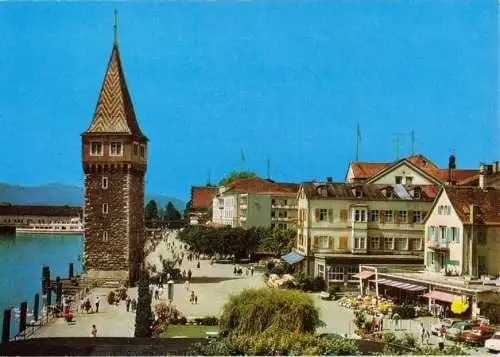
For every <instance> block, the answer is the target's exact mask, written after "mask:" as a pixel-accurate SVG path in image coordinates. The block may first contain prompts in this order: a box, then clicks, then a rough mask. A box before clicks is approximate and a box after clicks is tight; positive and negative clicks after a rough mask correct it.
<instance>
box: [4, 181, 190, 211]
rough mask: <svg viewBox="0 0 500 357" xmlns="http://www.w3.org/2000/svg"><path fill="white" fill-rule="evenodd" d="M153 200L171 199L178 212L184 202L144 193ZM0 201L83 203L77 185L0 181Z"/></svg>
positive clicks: (81, 193)
mask: <svg viewBox="0 0 500 357" xmlns="http://www.w3.org/2000/svg"><path fill="white" fill-rule="evenodd" d="M150 200H155V201H156V203H157V204H158V207H165V206H166V205H167V203H168V201H171V202H172V203H173V205H174V206H175V208H177V209H178V210H179V211H180V212H183V211H184V208H186V202H184V201H183V200H180V199H178V198H175V197H170V196H163V195H157V194H146V197H145V204H146V203H148V202H149V201H150ZM0 203H11V204H15V205H68V206H82V205H83V188H81V187H78V186H71V185H64V184H60V183H51V184H47V185H41V186H19V185H10V184H6V183H0Z"/></svg>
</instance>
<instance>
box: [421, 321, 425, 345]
mask: <svg viewBox="0 0 500 357" xmlns="http://www.w3.org/2000/svg"><path fill="white" fill-rule="evenodd" d="M420 338H421V340H422V345H423V344H424V339H425V327H424V323H423V322H421V323H420Z"/></svg>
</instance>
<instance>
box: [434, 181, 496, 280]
mask: <svg viewBox="0 0 500 357" xmlns="http://www.w3.org/2000/svg"><path fill="white" fill-rule="evenodd" d="M499 256H500V191H498V190H495V189H484V188H474V187H445V188H443V189H442V190H441V191H440V193H439V195H438V197H437V199H436V201H435V203H434V205H433V207H432V209H431V210H430V213H429V216H428V217H427V219H426V222H425V265H426V270H427V271H429V272H433V273H436V274H440V275H446V276H469V277H470V278H478V277H480V276H484V275H490V276H497V275H499V274H500V259H499V258H498V257H499Z"/></svg>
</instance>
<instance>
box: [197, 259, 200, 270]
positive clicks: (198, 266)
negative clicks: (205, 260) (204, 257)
mask: <svg viewBox="0 0 500 357" xmlns="http://www.w3.org/2000/svg"><path fill="white" fill-rule="evenodd" d="M196 267H197V268H198V269H200V261H199V260H198V264H196Z"/></svg>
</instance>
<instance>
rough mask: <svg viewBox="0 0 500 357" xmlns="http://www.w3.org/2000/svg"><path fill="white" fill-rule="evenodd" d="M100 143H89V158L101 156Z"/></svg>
mask: <svg viewBox="0 0 500 357" xmlns="http://www.w3.org/2000/svg"><path fill="white" fill-rule="evenodd" d="M102 152H103V150H102V143H101V142H100V141H91V142H90V155H91V156H102Z"/></svg>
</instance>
